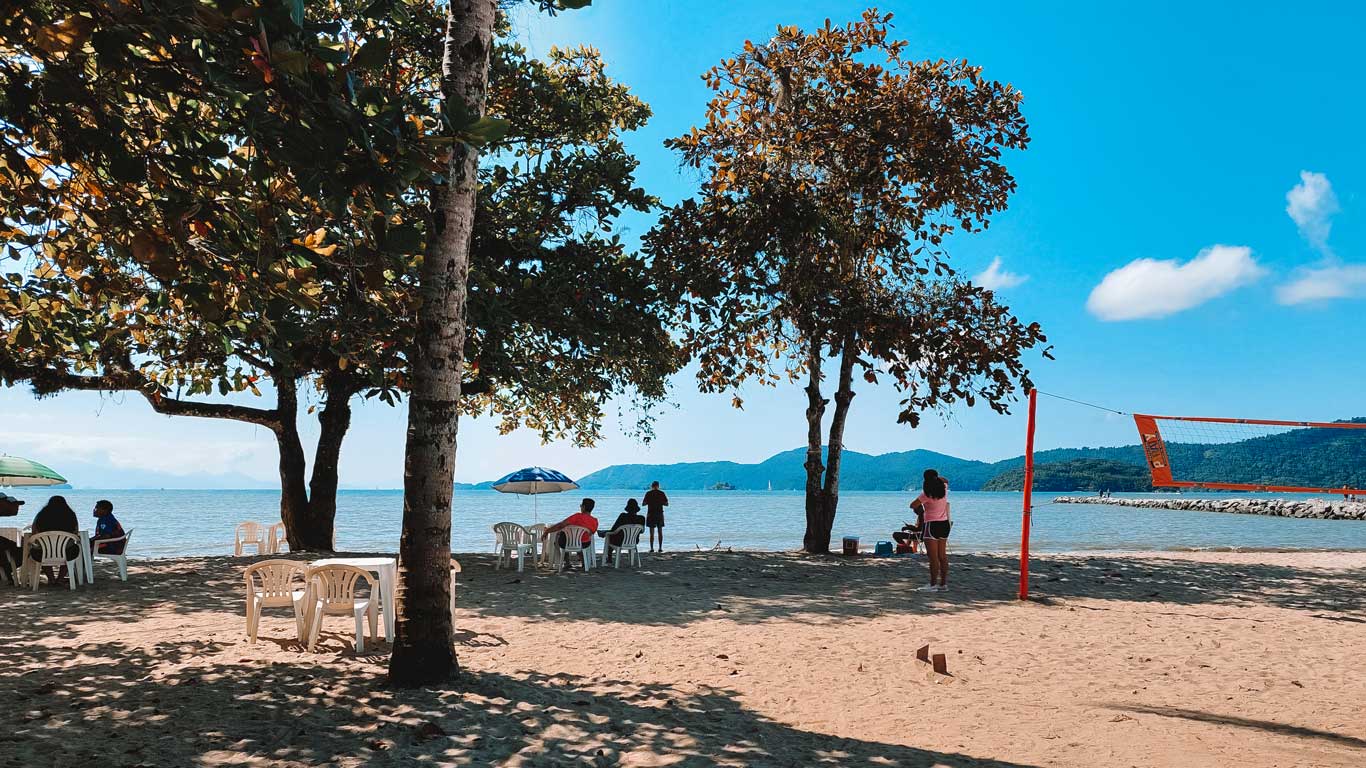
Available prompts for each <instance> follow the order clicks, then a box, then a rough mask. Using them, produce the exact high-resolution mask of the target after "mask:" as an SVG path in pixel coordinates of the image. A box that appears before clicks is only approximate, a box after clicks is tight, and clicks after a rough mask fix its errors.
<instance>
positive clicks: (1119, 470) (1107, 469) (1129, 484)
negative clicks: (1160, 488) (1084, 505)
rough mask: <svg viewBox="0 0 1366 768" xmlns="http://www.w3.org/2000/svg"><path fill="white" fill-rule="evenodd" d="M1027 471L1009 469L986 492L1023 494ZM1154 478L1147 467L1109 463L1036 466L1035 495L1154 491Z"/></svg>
mask: <svg viewBox="0 0 1366 768" xmlns="http://www.w3.org/2000/svg"><path fill="white" fill-rule="evenodd" d="M1023 488H1024V470H1023V469H1010V470H1006V471H1005V472H1002V473H1001V474H999V475H997V476H995V477H993V478H991V479H990V480H988V481H987V482H986V483H985V484H984V485H983V486H982V490H984V491H1020V490H1023ZM1152 489H1153V485H1152V478H1151V477H1150V476H1149V474H1148V470H1147V469H1146V468H1145V467H1142V466H1139V465H1136V464H1128V463H1125V462H1122V461H1111V460H1109V459H1072V460H1071V461H1058V462H1049V463H1045V464H1035V465H1034V490H1036V491H1050V492H1056V491H1063V492H1066V491H1102V490H1108V491H1118V492H1121V493H1126V492H1133V491H1151V490H1152Z"/></svg>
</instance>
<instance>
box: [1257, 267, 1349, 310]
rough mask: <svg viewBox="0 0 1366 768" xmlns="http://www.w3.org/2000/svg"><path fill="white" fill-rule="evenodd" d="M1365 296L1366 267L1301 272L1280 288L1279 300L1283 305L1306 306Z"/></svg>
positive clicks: (1328, 268) (1317, 268)
mask: <svg viewBox="0 0 1366 768" xmlns="http://www.w3.org/2000/svg"><path fill="white" fill-rule="evenodd" d="M1362 295H1366V266H1363V265H1360V264H1345V265H1329V266H1323V267H1313V268H1308V269H1300V270H1297V271H1296V272H1295V279H1293V280H1291V281H1290V282H1288V283H1286V284H1284V285H1281V286H1279V287H1278V288H1276V300H1277V301H1279V302H1280V303H1282V304H1305V303H1307V302H1311V301H1325V300H1327V299H1347V298H1352V297H1355V296H1362Z"/></svg>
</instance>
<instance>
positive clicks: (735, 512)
mask: <svg viewBox="0 0 1366 768" xmlns="http://www.w3.org/2000/svg"><path fill="white" fill-rule="evenodd" d="M665 490H666V491H668V493H669V500H670V502H671V503H670V505H669V508H668V510H667V512H666V523H667V525H666V527H665V541H664V543H665V546H666V547H667V548H668V549H670V550H675V551H677V550H694V549H697V548H702V549H711V548H713V547H717V546H719V547H721V548H723V549H724V548H727V547H731V548H735V549H760V550H795V549H799V548H800V547H801V542H802V532H803V530H804V528H805V519H806V518H805V511H804V498H803V495H802V494H801V492H798V491H669V490H668V489H665ZM6 492H7V493H10V494H11V495H13V496H16V497H19V498H22V499H25V500H26V501H27V502H28V503H27V504H26V505H24V506H23V507H21V513H20V515H19V517H17V518H0V527H21V526H23V525H26V524H27V523H28V522H30V521H31V520H32V518H33V515H34V514H35V513H37V511H38V508H39V507H40V506H42V504H43V501H45V500H46V499H47V497H48V496H50V495H52V494H53V493H58V494H61V495H64V496H65V497H66V498H67V501H68V502H70V504H71V505H72V507H74V508H75V509H76V511H77V513H78V515H79V517H80V519H81V521H82V523H85V524H86V525H87V527H89V528H91V529H93V528H94V519H93V518H91V517H90V510H91V509H92V508H93V507H94V505H95V502H96V501H97V500H99V499H109V500H110V501H112V502H113V503H114V512H115V515H116V516H117V517H118V518H119V520H120V521H121V522H122V523H123V526H124V528H132V529H135V531H136V532H135V533H134V538H133V543H132V546H131V549H130V554H132V555H134V556H135V557H174V556H179V555H210V554H227V553H231V551H232V542H233V527H234V526H235V525H236V524H237V523H238V522H240V521H243V520H257V521H260V522H264V523H269V522H274V521H276V520H278V519H279V494H278V493H276V492H274V491H264V490H262V491H257V490H249V491H231V490H206V491H187V490H169V491H162V490H103V491H102V490H87V489H75V490H60V491H53V490H50V489H42V488H10V489H6ZM643 495H644V493H643V491H632V490H600V489H595V490H591V491H583V490H581V491H571V492H568V493H560V494H546V495H542V496H539V497H536V498H534V499H533V498H532V497H528V496H512V495H505V494H501V493H498V492H496V491H483V490H479V491H474V490H458V491H456V493H455V503H454V512H453V525H452V536H451V547H452V549H453V550H454V551H457V552H484V551H489V552H491V551H492V550H493V532H492V530H491V527H492V526H493V524H494V523H497V522H500V521H503V520H511V521H514V522H518V523H523V524H531V523H533V522H536V521H540V522H546V523H553V522H556V521H558V520H561V519H563V518H564V517H566V516H568V515H569V514H570V513H572V512H573V511H574V510H575V508H576V507H577V506H578V503H579V500H580V499H582V498H583V497H585V496H588V497H591V498H593V499H595V500H596V501H597V508H596V509H595V510H594V514H595V516H596V517H597V518H598V520H599V521H600V522H601V524H602V525H603V526H607V525H611V523H612V521H614V520H615V519H616V516H617V514H618V513H619V512H620V511H621V509H622V507H624V506H625V504H626V500H627V499H628V498H632V497H634V498H636V499H640V498H641V497H642V496H643ZM1053 495H1054V494H1048V493H1039V494H1036V495H1035V499H1034V501H1035V505H1036V508H1035V510H1034V516H1033V517H1034V522H1033V531H1032V532H1031V536H1030V548H1031V549H1032V550H1033V551H1035V552H1060V551H1078V550H1111V551H1138V550H1174V549H1223V548H1233V549H1350V550H1366V521H1353V520H1299V519H1292V518H1279V517H1265V516H1261V515H1237V514H1226V513H1219V512H1189V511H1179V510H1164V509H1136V508H1132V507H1119V506H1109V505H1093V504H1052V503H1050V502H1051V501H1052V499H1053ZM1116 495H1117V496H1118V495H1120V494H1116ZM1124 495H1132V496H1134V497H1142V496H1145V495H1148V494H1124ZM1282 497H1284V496H1282ZM1297 498H1298V497H1297ZM911 499H912V496H911V495H910V494H908V493H891V492H865V491H847V492H844V493H842V494H840V502H839V513H838V515H837V516H836V518H835V530H834V532H833V534H834V535H833V537H832V544H833V547H835V548H838V547H839V544H840V538H841V537H843V536H846V535H847V536H858V537H859V539H860V544H861V545H862V547H863V548H865V549H868V550H871V549H872V548H873V545H874V544H875V543H876V542H877V541H880V540H883V541H885V540H890V539H891V533H892V531H894V530H896V529H898V528H900V526H901V525H902V523H903V522H905V521H907V520H911V519H913V516H912V514H911V512H910V510H909V509H907V506H908V505H909V504H910V501H911ZM950 501H951V502H952V515H953V536H952V539H951V549H953V550H955V551H960V552H1011V551H1018V549H1019V546H1020V521H1021V514H1020V513H1021V495H1020V494H1018V493H986V492H975V493H974V492H957V491H954V492H951V493H950ZM402 514H403V493H402V492H401V491H341V492H340V493H339V494H338V495H337V546H338V548H339V549H341V550H345V551H351V552H396V551H397V550H398V540H399V530H400V521H401V518H402ZM641 541H642V545H644V544H645V539H643V538H642V540H641Z"/></svg>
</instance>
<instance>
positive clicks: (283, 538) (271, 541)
mask: <svg viewBox="0 0 1366 768" xmlns="http://www.w3.org/2000/svg"><path fill="white" fill-rule="evenodd" d="M333 539H334V541H333V545H334V547H335V544H336V541H335V539H336V536H335V534H334V535H333ZM266 549H267V551H269V552H270V554H272V555H278V554H280V553H281V552H287V551H289V536H288V535H287V534H286V533H285V524H284V523H273V524H271V525H270V526H269V527H268V528H266Z"/></svg>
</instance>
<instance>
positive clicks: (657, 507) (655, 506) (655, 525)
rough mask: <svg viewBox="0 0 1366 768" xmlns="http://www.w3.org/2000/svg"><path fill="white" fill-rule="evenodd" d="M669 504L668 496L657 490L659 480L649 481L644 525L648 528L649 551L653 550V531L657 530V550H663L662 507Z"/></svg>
mask: <svg viewBox="0 0 1366 768" xmlns="http://www.w3.org/2000/svg"><path fill="white" fill-rule="evenodd" d="M667 506H669V497H668V496H665V495H664V492H663V491H661V490H659V481H658V480H656V481H654V482H653V483H650V490H648V491H646V492H645V527H646V528H649V529H650V551H651V552H653V551H655V532H656V531H658V532H659V551H660V552H663V551H664V508H665V507H667Z"/></svg>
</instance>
